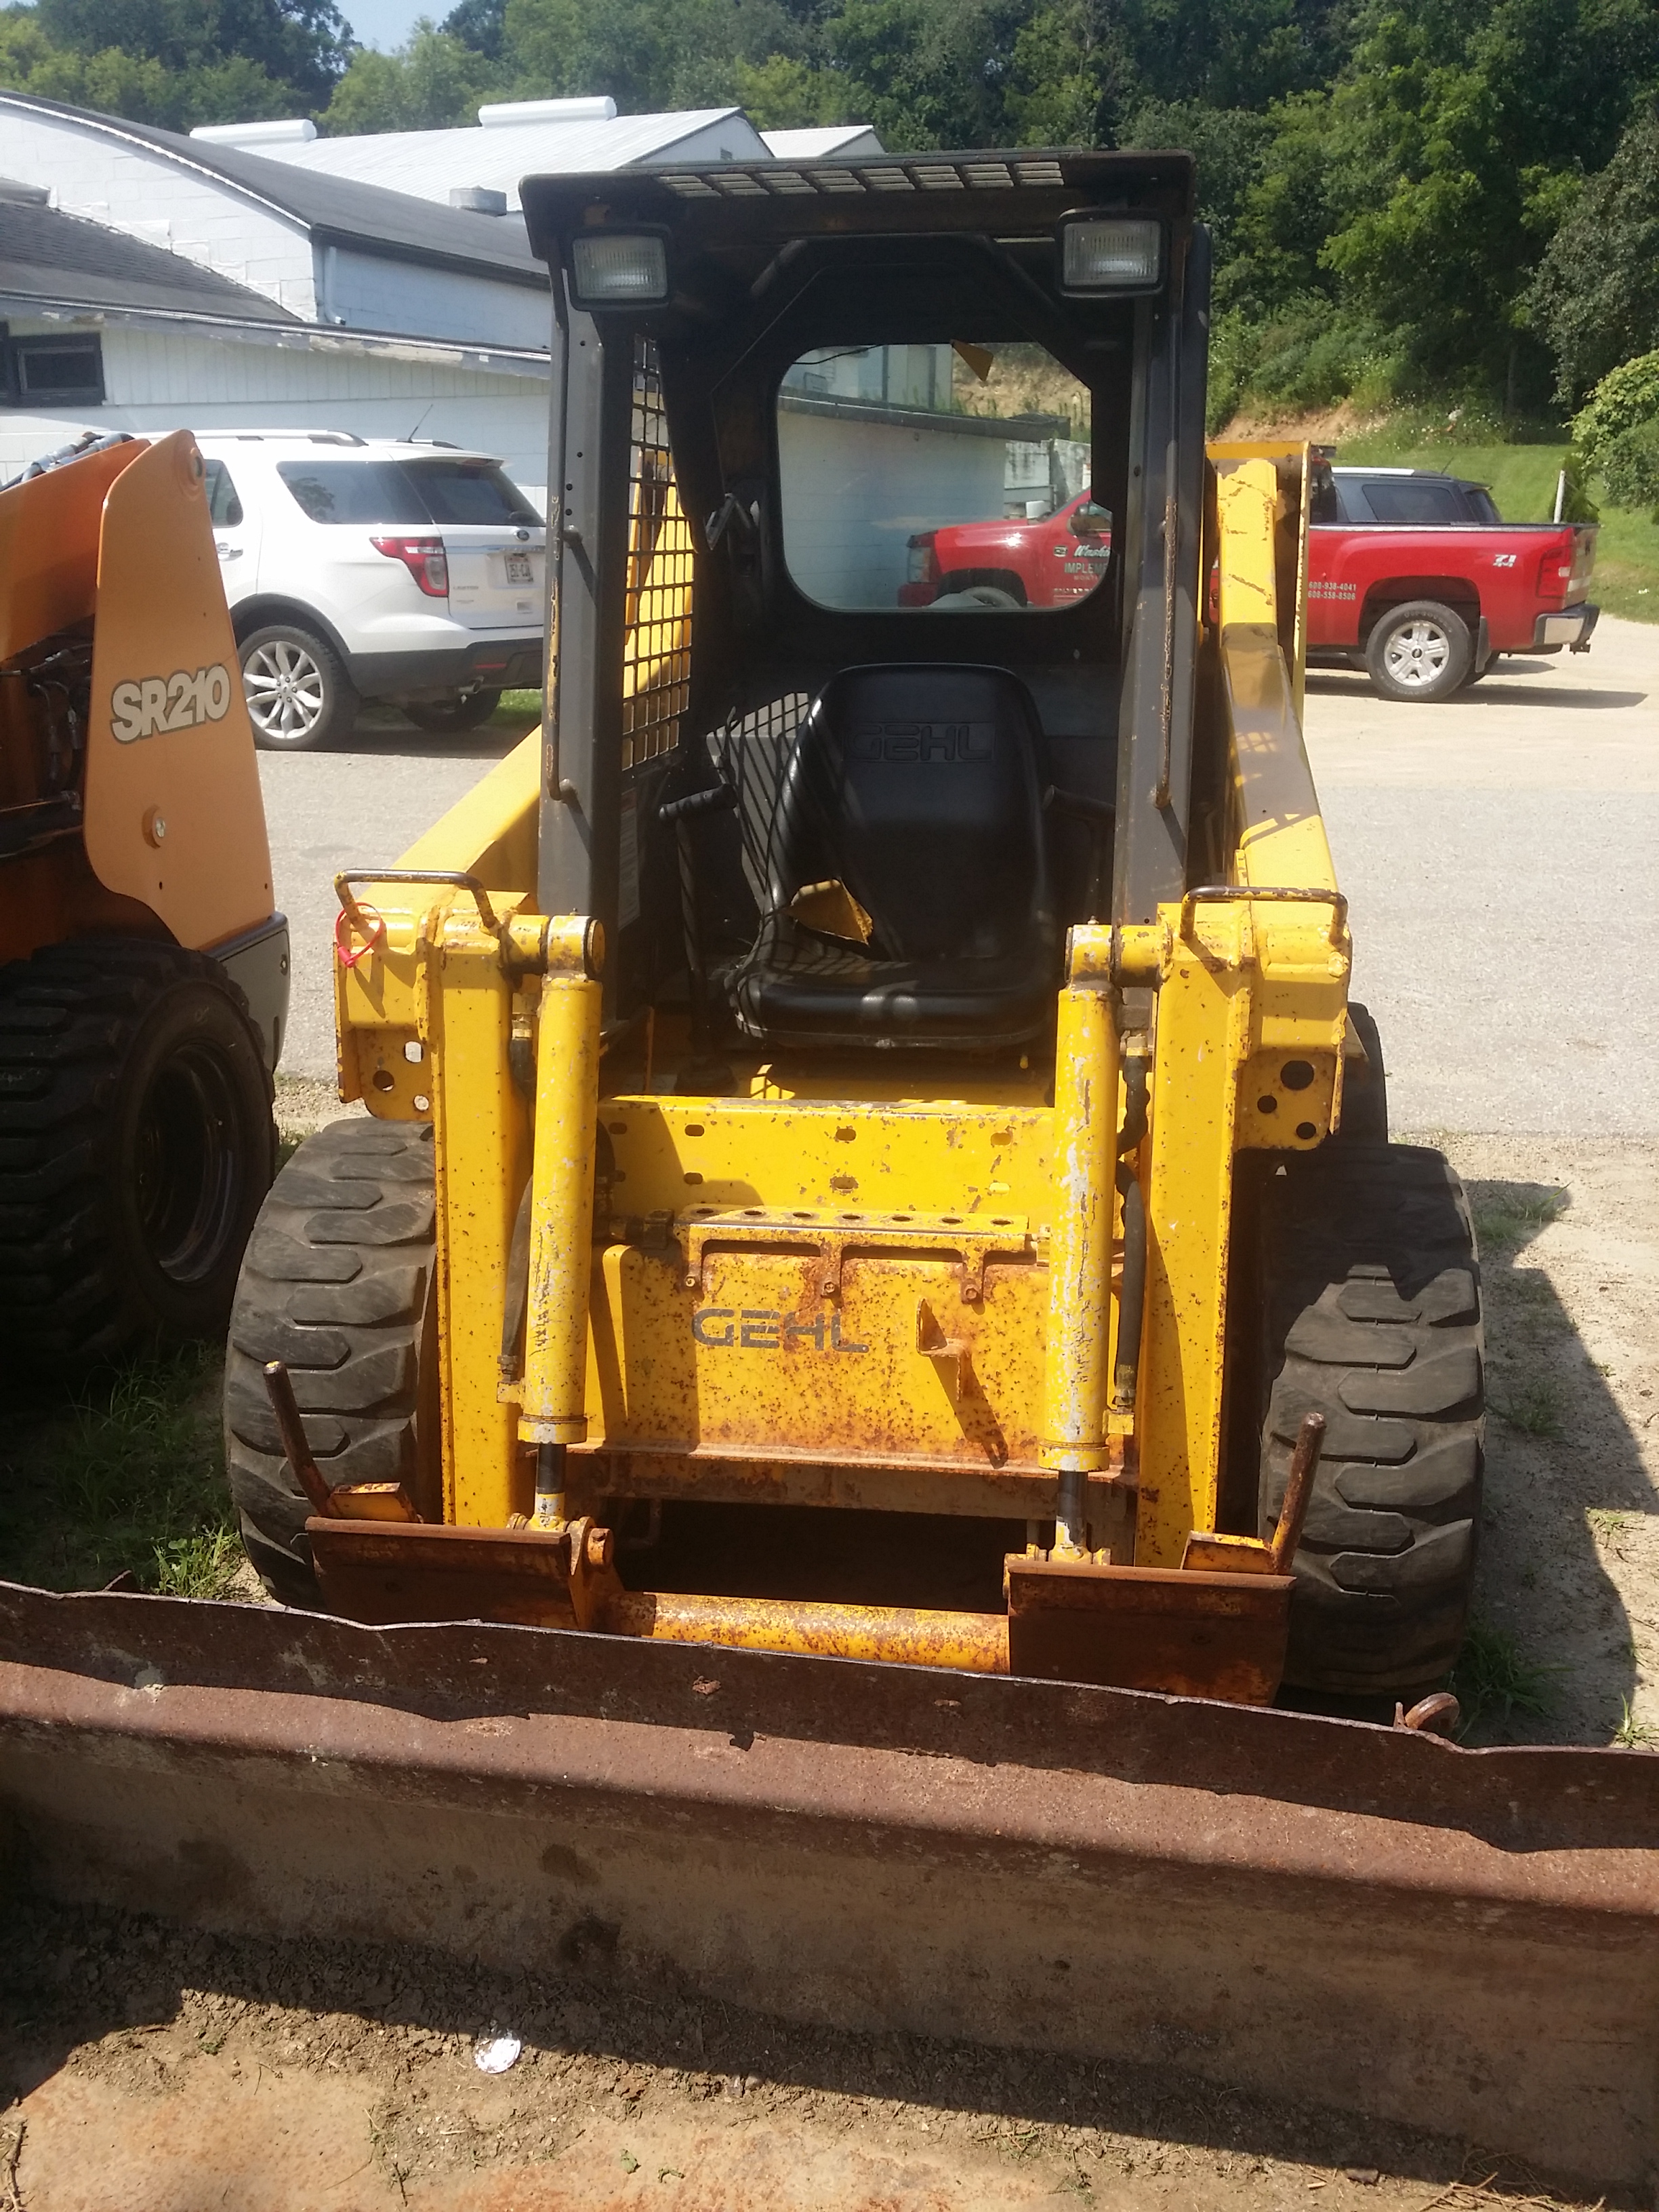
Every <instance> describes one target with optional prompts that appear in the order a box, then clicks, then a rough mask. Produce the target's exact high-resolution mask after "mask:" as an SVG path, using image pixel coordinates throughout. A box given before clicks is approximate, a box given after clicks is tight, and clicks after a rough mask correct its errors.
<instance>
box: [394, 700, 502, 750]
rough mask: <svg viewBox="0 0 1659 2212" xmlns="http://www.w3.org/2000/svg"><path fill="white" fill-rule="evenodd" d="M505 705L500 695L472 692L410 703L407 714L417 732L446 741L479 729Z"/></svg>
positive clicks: (405, 704)
mask: <svg viewBox="0 0 1659 2212" xmlns="http://www.w3.org/2000/svg"><path fill="white" fill-rule="evenodd" d="M500 705H501V693H500V692H499V691H470V692H468V693H466V694H465V696H463V695H462V694H461V693H460V692H459V691H458V692H456V693H455V694H454V696H453V697H452V698H448V699H410V700H408V701H406V702H404V714H407V715H408V717H409V719H410V721H411V722H413V723H414V725H415V726H416V729H417V730H429V731H430V732H432V734H433V736H434V737H435V738H442V737H448V736H450V735H451V734H452V733H453V732H457V731H459V730H476V729H477V728H478V727H479V726H480V725H481V724H483V723H484V722H487V721H488V720H489V718H490V716H491V715H492V714H494V713H495V709H496V708H497V707H499V706H500Z"/></svg>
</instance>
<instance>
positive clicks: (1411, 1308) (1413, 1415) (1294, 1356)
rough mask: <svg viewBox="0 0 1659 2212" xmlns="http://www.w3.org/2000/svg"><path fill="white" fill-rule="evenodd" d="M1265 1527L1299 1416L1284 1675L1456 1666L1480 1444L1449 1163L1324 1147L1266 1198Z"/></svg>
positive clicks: (1316, 1685) (1478, 1348)
mask: <svg viewBox="0 0 1659 2212" xmlns="http://www.w3.org/2000/svg"><path fill="white" fill-rule="evenodd" d="M1258 1264H1259V1267H1260V1270H1261V1285H1260V1287H1261V1299H1260V1304H1259V1312H1260V1317H1261V1330H1262V1337H1263V1355H1264V1356H1263V1364H1262V1367H1261V1374H1262V1376H1263V1377H1264V1378H1265V1390H1264V1395H1265V1398H1266V1412H1265V1415H1264V1418H1263V1420H1262V1425H1261V1462H1260V1476H1259V1488H1258V1519H1259V1528H1260V1533H1261V1535H1262V1536H1263V1537H1264V1538H1265V1537H1267V1536H1269V1535H1271V1534H1272V1532H1273V1527H1274V1524H1275V1522H1277V1520H1278V1517H1279V1505H1280V1504H1281V1502H1282V1500H1283V1498H1284V1494H1285V1478H1286V1476H1287V1474H1288V1473H1289V1468H1290V1455H1291V1444H1292V1443H1293V1441H1294V1439H1295V1437H1296V1433H1297V1429H1298V1428H1299V1426H1300V1425H1301V1422H1302V1419H1303V1416H1304V1414H1305V1413H1308V1412H1310V1411H1317V1412H1319V1413H1323V1414H1324V1416H1325V1419H1326V1423H1327V1427H1326V1431H1325V1443H1324V1449H1323V1451H1322V1455H1321V1458H1320V1463H1319V1471H1318V1475H1317V1478H1316V1482H1315V1486H1314V1494H1313V1500H1312V1504H1311V1505H1310V1510H1309V1513H1308V1517H1307V1521H1306V1523H1305V1525H1304V1531H1303V1537H1302V1544H1301V1548H1300V1550H1299V1551H1298V1552H1297V1559H1296V1577H1297V1588H1296V1591H1295V1595H1294V1597H1293V1599H1292V1602H1291V1644H1290V1657H1289V1662H1288V1664H1287V1666H1286V1668H1285V1680H1286V1682H1287V1684H1290V1685H1293V1686H1296V1687H1297V1688H1301V1689H1307V1690H1325V1691H1337V1692H1349V1693H1357V1694H1376V1693H1391V1694H1397V1693H1399V1692H1404V1691H1408V1690H1414V1689H1419V1688H1421V1687H1424V1686H1427V1685H1429V1684H1431V1683H1433V1682H1437V1681H1439V1680H1442V1679H1443V1677H1444V1676H1445V1674H1447V1673H1448V1672H1449V1668H1450V1667H1451V1664H1452V1662H1453V1661H1454V1660H1455V1657H1456V1656H1457V1650H1458V1646H1459V1644H1460V1643H1461V1642H1462V1636H1463V1629H1464V1624H1465V1620H1466V1619H1467V1616H1468V1604H1469V1591H1470V1588H1471V1584H1472V1583H1473V1580H1474V1559H1475V1540H1476V1533H1477V1530H1478V1528H1479V1526H1480V1486H1481V1472H1482V1449H1483V1443H1484V1432H1485V1421H1484V1407H1485V1397H1484V1346H1483V1340H1482V1334H1481V1322H1480V1265H1479V1261H1478V1259H1477V1256H1476V1252H1475V1243H1474V1229H1473V1227H1472V1225H1471V1223H1470V1219H1469V1212H1468V1206H1467V1205H1466V1203H1465V1201H1464V1198H1463V1193H1462V1188H1461V1186H1460V1185H1459V1183H1458V1181H1457V1178H1456V1176H1455V1175H1454V1174H1453V1173H1452V1170H1451V1168H1450V1166H1449V1164H1448V1162H1447V1161H1446V1159H1445V1158H1444V1157H1443V1155H1442V1154H1441V1153H1439V1152H1429V1151H1426V1150H1424V1149H1421V1148H1419V1147H1418V1146H1407V1145H1370V1146H1362V1145H1352V1146H1324V1147H1322V1149H1321V1150H1320V1151H1319V1152H1313V1153H1308V1154H1305V1155H1304V1156H1302V1157H1300V1158H1290V1159H1287V1160H1286V1161H1285V1162H1284V1164H1283V1165H1282V1167H1281V1169H1280V1170H1279V1171H1278V1172H1276V1173H1274V1174H1272V1175H1270V1176H1267V1179H1266V1181H1265V1182H1264V1184H1263V1187H1262V1206H1261V1240H1260V1256H1259V1262H1258Z"/></svg>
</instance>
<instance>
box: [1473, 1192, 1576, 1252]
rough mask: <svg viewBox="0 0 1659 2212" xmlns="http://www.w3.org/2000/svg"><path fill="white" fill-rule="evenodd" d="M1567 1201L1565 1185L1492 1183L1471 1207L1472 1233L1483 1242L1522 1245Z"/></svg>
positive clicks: (1556, 1216)
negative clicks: (1472, 1214)
mask: <svg viewBox="0 0 1659 2212" xmlns="http://www.w3.org/2000/svg"><path fill="white" fill-rule="evenodd" d="M1569 1203H1570V1200H1569V1196H1568V1193H1567V1191H1566V1189H1565V1187H1562V1188H1557V1189H1553V1190H1551V1189H1547V1188H1544V1187H1542V1186H1541V1185H1539V1184H1535V1183H1534V1184H1528V1183H1495V1184H1493V1185H1492V1186H1491V1188H1489V1189H1488V1190H1487V1191H1486V1192H1485V1193H1483V1194H1482V1195H1481V1197H1480V1200H1478V1201H1477V1202H1476V1204H1475V1206H1474V1227H1475V1234H1476V1235H1477V1236H1478V1237H1480V1242H1481V1243H1482V1244H1485V1245H1493V1246H1496V1245H1505V1246H1510V1247H1514V1246H1516V1245H1519V1244H1525V1243H1529V1242H1530V1241H1531V1239H1532V1238H1533V1237H1536V1236H1537V1235H1538V1233H1539V1231H1541V1230H1543V1229H1547V1228H1548V1227H1549V1225H1550V1224H1551V1223H1552V1222H1553V1221H1559V1219H1560V1218H1561V1216H1562V1215H1563V1214H1564V1213H1565V1212H1566V1210H1567V1206H1568V1205H1569Z"/></svg>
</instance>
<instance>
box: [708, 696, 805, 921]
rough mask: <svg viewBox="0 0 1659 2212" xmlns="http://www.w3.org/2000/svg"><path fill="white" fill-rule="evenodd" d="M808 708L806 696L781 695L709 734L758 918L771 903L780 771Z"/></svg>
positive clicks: (709, 742) (711, 752) (780, 783)
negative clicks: (732, 802)
mask: <svg viewBox="0 0 1659 2212" xmlns="http://www.w3.org/2000/svg"><path fill="white" fill-rule="evenodd" d="M811 703H812V698H811V693H810V692H807V691H786V692H784V693H782V694H781V696H779V697H777V698H775V699H769V700H768V701H766V702H765V703H764V704H763V705H761V706H757V707H753V708H749V709H748V710H747V711H746V712H744V713H741V714H733V715H732V717H731V719H730V720H728V721H727V722H726V725H725V726H724V727H723V728H721V729H719V730H713V731H711V732H709V735H708V755H709V758H710V759H711V760H712V761H713V762H714V768H715V770H716V772H717V773H718V775H719V776H720V781H721V782H722V783H726V784H728V785H730V787H731V788H732V790H733V791H735V792H736V793H737V794H738V826H739V829H740V831H741V834H742V838H743V872H744V878H746V880H747V882H748V884H749V889H750V894H751V895H752V896H753V898H754V901H755V904H756V905H757V907H758V908H759V909H760V911H761V912H762V913H763V914H764V913H765V911H766V909H767V908H768V906H769V904H770V903H771V898H770V893H769V889H768V885H769V883H770V880H771V866H772V840H773V836H774V834H775V830H776V828H777V817H778V796H779V793H781V790H782V788H783V774H784V769H785V768H786V767H787V765H788V760H789V754H790V750H791V748H792V747H793V744H794V742H795V733H796V732H797V731H798V730H799V727H800V726H801V723H802V722H803V721H804V720H805V717H806V710H807V708H809V707H810V706H811Z"/></svg>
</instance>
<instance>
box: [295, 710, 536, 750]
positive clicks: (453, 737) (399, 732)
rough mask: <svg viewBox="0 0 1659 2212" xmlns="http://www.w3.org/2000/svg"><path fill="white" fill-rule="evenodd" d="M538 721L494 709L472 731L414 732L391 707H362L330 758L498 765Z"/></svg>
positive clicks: (528, 716) (403, 717)
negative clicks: (493, 762) (361, 755)
mask: <svg viewBox="0 0 1659 2212" xmlns="http://www.w3.org/2000/svg"><path fill="white" fill-rule="evenodd" d="M536 720H537V718H536V716H535V715H534V714H508V713H507V712H506V711H505V710H504V709H500V708H498V709H497V711H496V712H495V714H492V715H491V716H490V718H489V720H488V721H487V722H485V723H484V724H483V726H482V727H481V728H479V729H476V730H455V731H446V732H435V731H431V730H421V729H417V728H416V726H415V725H414V723H413V722H411V721H410V719H409V717H408V716H407V715H406V714H400V713H399V712H398V709H397V708H395V707H366V708H364V709H363V711H362V714H359V716H358V717H357V721H356V727H355V728H354V729H353V731H352V732H351V735H350V736H349V738H344V739H343V740H342V741H341V742H340V743H339V744H337V745H333V746H331V747H330V748H329V750H331V751H334V752H344V753H368V754H372V755H374V757H376V758H377V759H380V760H426V761H441V760H461V761H466V760H475V761H491V760H502V759H504V758H505V757H506V756H507V754H508V753H510V752H511V751H512V750H513V746H514V745H516V744H519V743H520V740H521V739H522V738H526V737H527V736H528V735H529V733H530V732H531V731H532V730H533V729H534V728H535V727H536Z"/></svg>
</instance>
